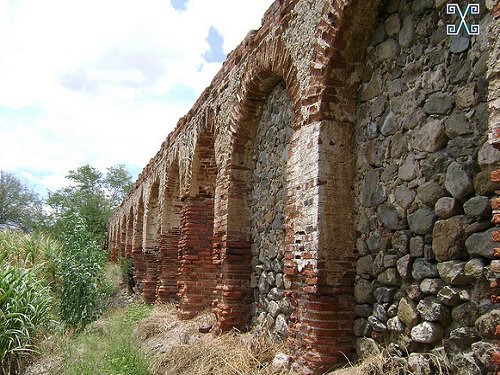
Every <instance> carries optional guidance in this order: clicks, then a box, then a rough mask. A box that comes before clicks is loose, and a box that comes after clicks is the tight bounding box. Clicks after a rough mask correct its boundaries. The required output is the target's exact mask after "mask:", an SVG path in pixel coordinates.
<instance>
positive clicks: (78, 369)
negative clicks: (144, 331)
mask: <svg viewBox="0 0 500 375" xmlns="http://www.w3.org/2000/svg"><path fill="white" fill-rule="evenodd" d="M151 310H152V307H151V306H148V305H142V304H132V305H129V306H128V307H127V308H126V310H125V311H123V310H118V311H117V312H115V314H113V315H112V316H111V317H109V318H108V319H106V320H104V321H99V322H96V323H94V324H92V325H90V326H88V327H87V328H86V329H85V330H84V331H83V332H82V333H81V334H80V335H78V336H77V337H76V339H75V340H73V341H72V342H71V343H70V350H65V353H66V355H65V358H64V364H63V366H64V373H65V374H67V375H72V374H74V375H81V374H88V375H94V374H127V375H143V374H144V375H146V374H149V373H150V372H149V371H148V362H147V360H146V359H145V358H144V356H143V355H142V354H141V352H140V351H139V346H140V345H139V342H138V341H137V339H136V338H135V337H134V336H133V334H132V331H133V329H134V328H135V326H136V325H137V322H138V321H140V320H141V319H144V318H146V317H147V316H148V315H149V314H150V313H151Z"/></svg>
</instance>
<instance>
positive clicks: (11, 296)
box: [0, 257, 51, 374]
mask: <svg viewBox="0 0 500 375" xmlns="http://www.w3.org/2000/svg"><path fill="white" fill-rule="evenodd" d="M1 258H2V257H0V261H4V260H5V259H1ZM50 305H51V298H50V295H49V288H48V287H47V286H43V285H41V284H40V283H39V282H38V281H37V279H36V277H35V272H34V271H33V269H25V268H19V267H14V266H11V265H9V264H6V263H4V264H2V265H1V266H0V327H2V329H0V367H1V369H2V370H0V373H1V371H5V373H6V374H15V373H18V372H19V370H20V360H21V358H22V357H23V356H25V355H27V354H28V353H30V352H31V351H33V350H34V349H35V347H34V345H33V339H34V336H35V333H36V331H37V329H38V327H39V326H40V325H41V324H43V323H45V322H47V321H48V317H49V312H50Z"/></svg>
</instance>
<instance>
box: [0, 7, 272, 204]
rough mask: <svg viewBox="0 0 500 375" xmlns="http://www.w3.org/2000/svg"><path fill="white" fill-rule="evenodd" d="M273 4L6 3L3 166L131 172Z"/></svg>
mask: <svg viewBox="0 0 500 375" xmlns="http://www.w3.org/2000/svg"><path fill="white" fill-rule="evenodd" d="M271 3H272V0H237V1H235V0H210V1H207V0H147V1H142V2H139V1H137V0H106V1H102V0H86V1H79V0H44V1H39V0H0V169H3V170H7V171H10V172H14V173H15V174H17V175H18V176H19V177H22V178H23V179H25V180H26V181H27V182H28V183H29V184H31V185H32V186H33V187H34V188H35V189H36V190H37V191H39V192H40V193H42V194H45V193H46V190H47V189H49V190H56V189H58V188H60V187H62V186H64V185H65V184H66V180H65V178H64V176H65V175H66V174H67V172H68V171H69V170H71V169H75V168H77V167H78V166H81V165H84V164H87V163H88V164H91V165H93V166H95V167H97V168H99V169H100V170H102V171H105V170H106V167H108V166H111V165H115V164H118V163H123V164H125V165H126V166H127V167H128V168H129V170H130V171H131V172H132V173H133V174H134V176H133V177H134V179H135V178H136V177H137V174H138V173H139V172H140V171H141V170H142V168H143V167H144V166H145V165H146V164H147V162H148V161H149V159H150V158H151V157H152V156H153V155H154V154H155V153H156V151H157V150H158V149H159V147H160V145H161V143H162V142H163V140H164V139H165V137H166V136H167V134H168V133H169V132H170V131H171V130H172V129H173V128H174V126H175V124H176V123H177V120H178V119H179V118H180V117H181V116H183V115H184V114H185V113H186V112H187V111H188V110H189V108H190V107H191V106H192V104H193V103H194V101H195V100H196V98H197V97H198V96H199V94H200V93H201V92H202V91H203V89H204V88H205V87H206V86H208V85H209V83H210V81H211V80H212V78H213V76H214V75H215V73H216V72H217V71H218V70H219V69H220V67H221V65H222V61H223V60H224V59H225V56H226V55H227V53H229V52H230V51H231V50H232V49H234V48H235V47H236V46H237V45H238V44H239V42H241V41H242V40H243V38H244V37H245V35H246V34H247V33H248V31H250V30H251V29H256V28H258V27H259V26H260V20H261V18H262V15H263V14H264V12H265V10H266V9H267V8H268V7H269V6H270V5H271Z"/></svg>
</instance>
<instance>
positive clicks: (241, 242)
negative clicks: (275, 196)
mask: <svg viewBox="0 0 500 375" xmlns="http://www.w3.org/2000/svg"><path fill="white" fill-rule="evenodd" d="M248 67H249V68H248V70H247V71H246V73H245V76H244V77H243V79H242V88H241V92H240V94H238V98H239V102H238V103H237V105H236V106H235V108H234V110H233V113H232V116H231V122H232V125H231V130H232V132H233V138H232V145H231V154H230V158H229V160H228V162H227V166H226V168H227V171H228V172H227V175H228V182H227V184H228V185H229V192H228V196H227V202H226V205H227V215H226V216H225V217H224V219H225V222H224V223H222V222H221V223H219V224H218V225H216V228H215V232H216V233H221V232H222V234H221V235H219V236H220V238H221V250H220V258H221V261H222V266H221V267H222V269H221V273H222V279H221V280H219V286H218V288H217V294H218V305H217V307H216V309H215V312H216V314H217V316H218V322H219V326H220V328H221V329H222V330H228V329H231V328H232V327H237V328H239V329H246V328H248V324H249V319H250V306H251V303H252V302H253V293H252V288H251V287H250V275H251V271H252V267H251V264H250V263H251V258H252V253H251V250H250V247H251V241H252V240H251V235H250V231H251V228H250V201H249V195H250V194H251V191H252V183H251V181H252V175H253V167H252V152H253V147H254V139H255V135H256V131H257V127H258V124H259V121H260V117H261V114H262V108H263V106H264V104H265V102H266V100H267V98H268V96H269V94H270V93H271V91H272V90H273V88H274V87H275V86H276V85H277V84H278V83H279V82H281V81H283V82H284V83H285V86H286V91H287V93H288V96H289V98H290V100H291V102H292V106H293V112H294V115H295V116H294V123H293V125H292V126H293V128H294V129H295V130H296V129H298V128H300V127H301V126H302V122H303V118H302V114H301V108H302V105H303V102H302V100H301V96H300V93H299V85H298V82H297V78H296V77H297V70H296V67H295V66H294V65H293V63H292V59H291V57H290V56H289V54H288V53H287V52H286V49H285V46H284V43H283V42H282V41H281V40H280V39H277V38H276V39H272V40H270V41H267V42H265V43H262V44H261V45H260V46H259V47H258V48H257V51H256V52H255V53H254V55H252V58H251V59H250V60H249V61H248ZM221 224H225V228H224V229H225V230H224V229H222V230H221Z"/></svg>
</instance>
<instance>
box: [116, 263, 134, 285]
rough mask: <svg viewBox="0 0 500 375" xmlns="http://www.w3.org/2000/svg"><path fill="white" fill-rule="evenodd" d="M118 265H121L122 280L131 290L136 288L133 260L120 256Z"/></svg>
mask: <svg viewBox="0 0 500 375" xmlns="http://www.w3.org/2000/svg"><path fill="white" fill-rule="evenodd" d="M118 264H119V265H120V270H121V276H122V280H123V281H124V282H126V283H127V286H128V288H129V290H132V288H133V287H134V286H135V280H134V272H133V265H132V259H131V258H129V257H121V256H120V257H119V258H118Z"/></svg>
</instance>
